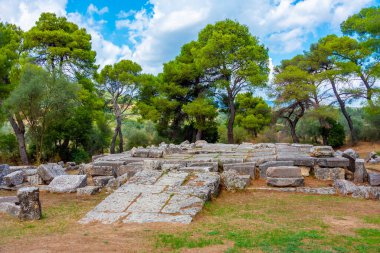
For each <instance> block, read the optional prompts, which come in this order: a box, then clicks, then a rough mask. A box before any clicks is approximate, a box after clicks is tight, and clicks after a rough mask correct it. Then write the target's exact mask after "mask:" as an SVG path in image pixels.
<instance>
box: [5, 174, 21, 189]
mask: <svg viewBox="0 0 380 253" xmlns="http://www.w3.org/2000/svg"><path fill="white" fill-rule="evenodd" d="M3 181H4V184H5V185H6V186H17V185H20V184H22V183H23V182H24V172H23V171H21V170H19V171H15V172H12V173H10V174H8V175H6V176H4V178H3Z"/></svg>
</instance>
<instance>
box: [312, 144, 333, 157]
mask: <svg viewBox="0 0 380 253" xmlns="http://www.w3.org/2000/svg"><path fill="white" fill-rule="evenodd" d="M334 154H335V151H334V149H333V148H332V147H331V146H314V147H312V148H311V149H310V156H312V157H333V156H334Z"/></svg>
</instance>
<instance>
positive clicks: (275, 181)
mask: <svg viewBox="0 0 380 253" xmlns="http://www.w3.org/2000/svg"><path fill="white" fill-rule="evenodd" d="M267 185H269V186H275V187H299V186H303V185H304V178H303V177H299V178H297V177H293V178H272V177H267Z"/></svg>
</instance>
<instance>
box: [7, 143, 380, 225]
mask: <svg viewBox="0 0 380 253" xmlns="http://www.w3.org/2000/svg"><path fill="white" fill-rule="evenodd" d="M370 159H374V154H372V155H371V157H370ZM72 170H76V171H77V173H76V174H78V175H71V174H73V173H72V172H70V175H68V174H67V171H72ZM306 177H314V178H316V179H318V180H325V181H335V184H334V186H332V187H322V188H311V187H304V185H305V178H306ZM257 179H261V180H265V182H266V183H267V185H268V187H266V188H265V187H261V189H269V190H279V191H287V192H303V193H312V194H336V193H341V194H343V195H351V196H352V197H362V198H373V199H376V198H377V199H379V198H380V197H379V194H378V188H379V186H380V173H378V172H375V171H368V172H367V170H366V168H365V161H364V160H363V159H360V158H359V155H358V154H357V153H356V152H355V151H354V150H352V149H348V150H345V151H344V152H341V151H337V152H335V151H334V150H333V149H332V148H331V147H330V146H312V145H308V144H289V143H276V144H273V143H260V144H252V143H243V144H240V145H237V144H209V143H207V142H206V141H197V142H196V143H190V142H188V141H186V142H183V143H181V144H179V145H175V144H166V143H161V144H160V145H159V146H149V147H146V148H143V147H138V148H133V149H131V150H130V151H127V152H124V153H120V154H110V155H99V156H94V157H93V160H92V162H91V163H89V164H81V165H79V166H78V165H77V164H75V163H66V164H63V163H59V164H52V163H49V164H43V165H41V166H39V167H37V168H36V167H30V166H29V167H27V166H21V167H10V166H7V165H0V184H1V185H2V187H3V188H6V189H18V188H20V187H23V186H27V185H38V187H39V188H40V190H48V191H50V192H59V193H61V192H76V194H77V195H78V196H87V195H93V194H96V193H98V192H99V191H101V189H102V188H105V189H106V190H107V191H108V192H110V193H111V194H110V195H109V196H108V197H107V198H106V199H105V200H104V201H103V202H101V203H100V204H99V205H98V206H97V207H95V208H94V209H93V210H92V211H90V212H89V213H88V214H87V215H86V216H85V217H84V218H83V219H81V221H80V222H81V223H89V222H94V221H98V222H102V223H114V222H123V223H130V222H138V223H144V222H179V223H186V224H187V223H189V222H191V220H192V219H193V217H194V216H195V215H196V214H197V213H198V212H199V211H200V210H201V209H202V207H203V205H204V203H205V201H207V200H210V199H211V198H212V197H216V196H217V195H218V192H219V189H220V187H224V188H226V189H227V190H228V191H236V190H242V189H244V188H247V187H248V186H249V185H250V184H251V181H252V180H257ZM346 188H347V189H350V190H345V189H346ZM257 189H259V188H257ZM9 208H10V209H12V208H13V206H12V207H9Z"/></svg>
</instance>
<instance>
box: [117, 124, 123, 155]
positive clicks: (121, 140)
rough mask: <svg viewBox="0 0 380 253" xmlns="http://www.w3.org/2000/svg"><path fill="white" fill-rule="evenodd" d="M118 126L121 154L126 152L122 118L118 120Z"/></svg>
mask: <svg viewBox="0 0 380 253" xmlns="http://www.w3.org/2000/svg"><path fill="white" fill-rule="evenodd" d="M117 125H118V128H119V153H122V152H123V151H124V140H123V133H122V132H121V118H118V119H117Z"/></svg>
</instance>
